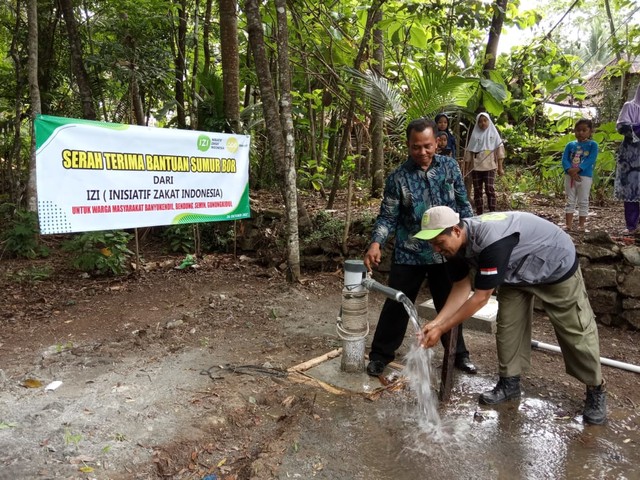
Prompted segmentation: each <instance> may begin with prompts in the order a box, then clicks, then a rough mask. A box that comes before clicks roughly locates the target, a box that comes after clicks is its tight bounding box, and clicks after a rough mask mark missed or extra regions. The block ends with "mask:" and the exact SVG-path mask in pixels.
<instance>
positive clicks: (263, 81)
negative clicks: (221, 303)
mask: <svg viewBox="0 0 640 480" xmlns="http://www.w3.org/2000/svg"><path fill="white" fill-rule="evenodd" d="M278 1H279V0H278ZM244 10H245V14H246V16H247V30H248V32H249V43H250V44H251V51H252V53H253V57H254V60H255V66H256V74H257V77H258V83H259V85H260V98H261V99H262V110H263V115H264V119H265V123H266V128H267V137H268V138H269V147H270V149H271V155H272V156H273V159H274V161H275V163H276V168H277V169H278V173H279V176H280V178H282V179H283V181H284V191H283V195H284V202H285V216H286V228H287V265H288V268H289V275H288V277H289V279H290V280H291V281H298V280H299V279H300V248H299V242H298V223H297V222H298V208H297V191H296V184H295V165H293V173H292V172H291V169H292V165H291V156H288V155H287V145H288V144H289V140H287V139H285V134H286V133H285V132H287V131H288V130H286V128H288V127H285V126H283V124H282V123H281V117H280V114H279V112H278V102H277V99H276V92H275V90H274V87H273V82H272V80H271V78H272V77H271V69H270V68H269V60H268V59H267V54H266V48H265V41H264V32H263V29H262V18H261V16H260V10H259V6H258V0H246V1H245V8H244ZM284 12H285V14H286V9H285V10H284ZM278 26H279V29H280V35H279V36H278V37H279V38H278V52H277V54H278V56H280V55H284V58H285V59H286V58H288V57H286V53H283V51H282V50H281V49H286V48H288V40H287V38H286V37H285V38H283V35H284V33H283V31H282V26H281V25H280V20H279V21H278ZM284 31H286V28H285V30H284ZM279 62H280V63H282V65H281V67H284V68H285V71H284V72H281V73H280V78H282V76H283V75H289V74H290V73H289V68H288V67H287V65H285V64H284V62H285V60H283V59H280V60H279ZM287 62H288V60H287ZM285 86H286V84H285ZM288 93H289V95H290V92H288ZM289 98H290V97H289ZM285 101H286V100H285ZM289 101H290V100H289ZM289 108H290V107H289ZM288 122H289V121H288V120H287V123H288ZM289 134H290V135H293V132H289ZM292 180H293V182H292Z"/></svg>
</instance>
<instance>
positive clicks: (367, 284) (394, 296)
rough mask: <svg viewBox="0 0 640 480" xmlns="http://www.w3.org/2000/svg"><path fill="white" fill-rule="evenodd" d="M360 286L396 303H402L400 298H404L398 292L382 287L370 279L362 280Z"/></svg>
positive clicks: (402, 294)
mask: <svg viewBox="0 0 640 480" xmlns="http://www.w3.org/2000/svg"><path fill="white" fill-rule="evenodd" d="M362 286H363V287H364V288H366V289H367V290H373V291H376V292H380V293H382V294H384V295H386V296H387V297H389V298H390V299H391V300H395V301H396V302H402V297H404V296H405V294H404V293H402V292H401V291H400V290H395V289H393V288H391V287H387V286H386V285H382V284H381V283H378V282H376V281H375V280H372V279H370V278H365V279H364V280H362Z"/></svg>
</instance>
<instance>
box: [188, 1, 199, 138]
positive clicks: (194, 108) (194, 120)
mask: <svg viewBox="0 0 640 480" xmlns="http://www.w3.org/2000/svg"><path fill="white" fill-rule="evenodd" d="M199 20H200V0H195V5H194V7H193V68H192V69H191V89H190V90H191V93H190V95H189V97H190V98H191V102H190V106H191V108H190V109H189V115H190V116H191V128H192V129H193V130H197V129H198V92H197V91H196V89H197V82H196V80H197V78H198V68H199V66H200V65H199V63H198V62H199V60H200V41H199V40H198V39H199V36H200V32H199V30H198V28H199Z"/></svg>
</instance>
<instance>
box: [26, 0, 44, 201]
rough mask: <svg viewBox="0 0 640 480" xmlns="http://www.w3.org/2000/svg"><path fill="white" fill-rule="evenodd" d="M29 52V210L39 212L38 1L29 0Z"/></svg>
mask: <svg viewBox="0 0 640 480" xmlns="http://www.w3.org/2000/svg"><path fill="white" fill-rule="evenodd" d="M27 23H28V28H29V34H28V51H29V67H28V72H29V73H28V77H29V96H30V97H31V122H30V126H31V156H30V160H29V180H28V183H27V208H28V209H29V210H30V211H32V212H36V211H37V210H38V195H37V188H36V136H35V132H34V130H33V128H34V121H35V118H36V115H39V114H40V111H41V110H40V87H39V86H38V0H27Z"/></svg>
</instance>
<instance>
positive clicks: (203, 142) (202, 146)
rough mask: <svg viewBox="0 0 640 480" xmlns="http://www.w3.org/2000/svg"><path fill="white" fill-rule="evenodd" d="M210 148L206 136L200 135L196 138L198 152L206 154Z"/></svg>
mask: <svg viewBox="0 0 640 480" xmlns="http://www.w3.org/2000/svg"><path fill="white" fill-rule="evenodd" d="M210 147H211V139H210V138H209V137H208V136H207V135H200V136H199V137H198V150H200V151H201V152H206V151H207V150H209V148H210Z"/></svg>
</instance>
